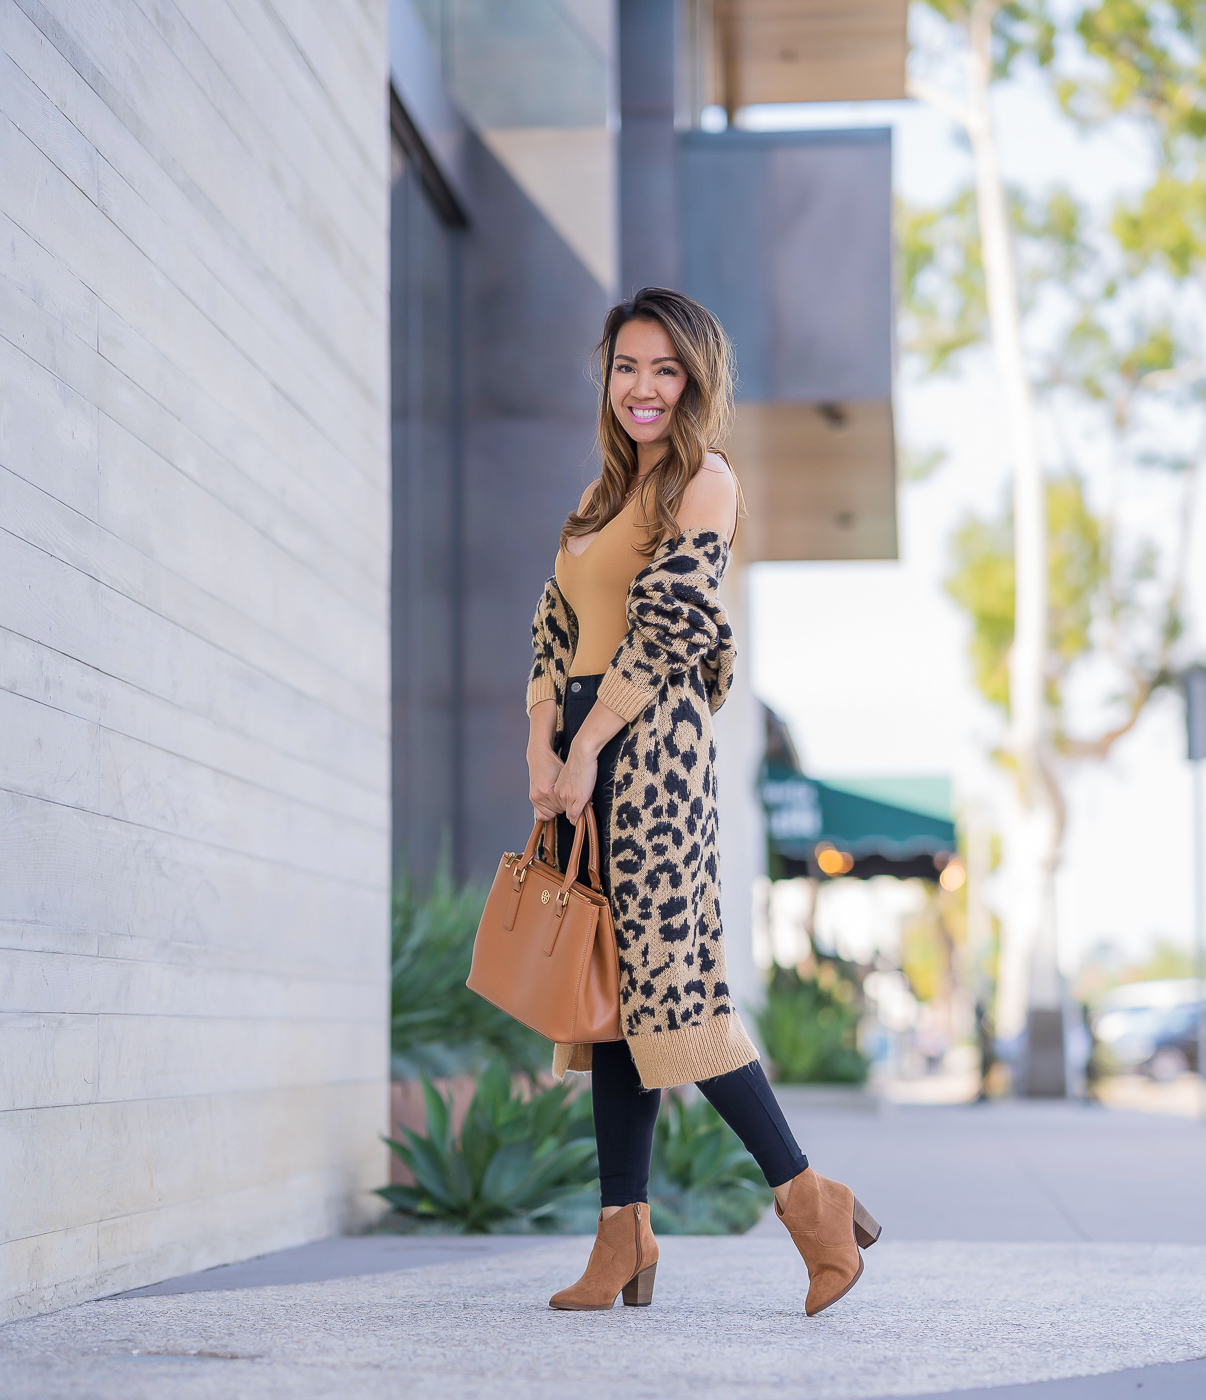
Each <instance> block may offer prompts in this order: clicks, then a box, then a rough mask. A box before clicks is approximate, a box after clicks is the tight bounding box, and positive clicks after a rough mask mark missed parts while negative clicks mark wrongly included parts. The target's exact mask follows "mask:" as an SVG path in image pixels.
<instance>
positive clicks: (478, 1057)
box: [390, 866, 549, 1079]
mask: <svg viewBox="0 0 1206 1400" xmlns="http://www.w3.org/2000/svg"><path fill="white" fill-rule="evenodd" d="M485 902H486V891H485V890H484V889H480V888H478V887H476V886H473V885H466V886H463V887H462V888H459V889H458V888H457V887H456V886H455V885H454V884H453V882H452V880H451V879H450V878H449V876H448V873H447V870H446V868H445V867H443V866H441V867H440V869H438V870H437V872H436V876H435V879H434V881H433V882H432V887H431V892H430V893H429V894H428V895H427V896H426V897H424V898H419V897H418V896H417V895H416V893H415V890H414V885H413V882H412V881H411V880H410V878H409V877H408V876H403V878H402V879H401V880H400V881H399V882H398V884H397V886H396V888H395V890H394V897H393V907H392V911H391V912H392V920H391V944H392V960H391V961H392V966H391V1014H390V1041H391V1050H392V1066H393V1077H394V1078H395V1079H417V1078H419V1077H420V1076H421V1075H425V1074H426V1075H431V1076H441V1075H454V1074H461V1073H465V1072H468V1071H472V1070H476V1069H479V1068H481V1067H482V1066H483V1065H485V1064H486V1062H487V1061H488V1060H489V1059H490V1058H491V1056H493V1055H501V1056H502V1057H503V1058H504V1059H506V1060H507V1061H508V1062H509V1063H510V1064H511V1065H512V1066H514V1067H515V1068H516V1069H518V1070H520V1071H522V1072H524V1073H526V1074H528V1075H530V1076H531V1075H535V1074H536V1073H538V1072H539V1071H540V1070H541V1069H543V1068H545V1067H546V1066H547V1065H548V1063H549V1044H548V1042H547V1041H546V1040H544V1039H543V1038H542V1037H541V1036H539V1035H537V1034H536V1033H535V1032H534V1031H530V1030H528V1028H527V1027H526V1026H521V1025H520V1024H519V1022H518V1021H515V1020H512V1018H511V1017H510V1016H508V1015H507V1014H506V1012H505V1011H500V1010H499V1009H498V1008H497V1007H495V1006H491V1005H490V1003H489V1002H487V1001H483V1000H482V998H481V997H479V996H478V995H477V994H476V993H475V992H471V991H470V990H469V988H468V987H466V986H465V978H466V977H468V976H469V964H470V962H471V961H472V958H473V938H474V935H475V934H476V932H477V925H478V920H479V919H480V918H481V914H482V909H483V907H484V906H485Z"/></svg>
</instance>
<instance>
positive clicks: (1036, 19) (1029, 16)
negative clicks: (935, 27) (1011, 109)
mask: <svg viewBox="0 0 1206 1400" xmlns="http://www.w3.org/2000/svg"><path fill="white" fill-rule="evenodd" d="M924 4H925V7H926V8H927V9H930V10H933V11H934V12H935V13H936V14H938V15H941V17H942V18H943V19H944V20H946V21H947V23H949V24H955V25H960V26H966V25H967V24H968V22H969V20H970V19H971V15H972V11H973V10H975V9H978V8H982V6H978V5H977V4H976V3H975V0H924ZM1055 37H1056V29H1055V25H1054V23H1053V22H1052V20H1051V16H1050V14H1049V12H1048V8H1047V4H1046V3H1045V0H1002V3H1000V4H999V5H997V7H996V11H995V13H994V14H993V16H992V50H993V69H994V72H995V74H996V76H997V77H998V78H1004V77H1007V76H1008V75H1009V73H1010V72H1011V71H1012V69H1013V66H1014V64H1015V63H1016V62H1017V60H1018V59H1019V58H1023V57H1025V58H1029V59H1031V60H1032V61H1033V62H1035V63H1038V64H1040V65H1045V64H1048V63H1050V62H1051V60H1052V59H1053V58H1054V56H1055Z"/></svg>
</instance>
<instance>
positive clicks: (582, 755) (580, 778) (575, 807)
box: [553, 739, 599, 824]
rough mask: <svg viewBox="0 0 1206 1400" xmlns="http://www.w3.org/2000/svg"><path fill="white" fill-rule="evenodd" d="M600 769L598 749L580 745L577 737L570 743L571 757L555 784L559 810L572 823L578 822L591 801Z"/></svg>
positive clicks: (564, 764) (565, 763) (566, 761)
mask: <svg viewBox="0 0 1206 1400" xmlns="http://www.w3.org/2000/svg"><path fill="white" fill-rule="evenodd" d="M598 771H599V761H598V757H597V751H592V750H591V749H590V748H589V747H587V746H586V745H579V743H578V740H577V739H575V740H574V742H573V743H572V744H571V745H570V751H569V757H568V758H567V759H566V760H565V762H564V763H563V764H562V766H561V773H560V775H559V776H558V778H557V782H556V784H555V786H554V789H553V791H554V793H555V794H556V800H557V802H558V803H559V804H560V806H559V807H558V809H557V810H558V811H560V812H564V813H565V815H566V816H567V817H568V818H569V820H570V823H571V824H576V823H577V821H578V818H579V817H580V816H581V815H582V809H583V808H584V807H585V806H586V804H587V803H588V802H589V801H590V798H591V794H592V793H593V792H594V790H595V775H596V774H597V772H598Z"/></svg>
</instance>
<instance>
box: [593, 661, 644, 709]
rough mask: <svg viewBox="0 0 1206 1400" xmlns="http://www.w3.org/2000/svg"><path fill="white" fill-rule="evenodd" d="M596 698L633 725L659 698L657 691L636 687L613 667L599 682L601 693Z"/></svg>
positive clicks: (610, 667) (608, 669) (609, 668)
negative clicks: (638, 716)
mask: <svg viewBox="0 0 1206 1400" xmlns="http://www.w3.org/2000/svg"><path fill="white" fill-rule="evenodd" d="M595 698H596V699H597V700H598V701H599V702H600V703H601V704H604V705H606V706H607V708H608V709H609V710H614V711H615V713H616V714H618V715H619V716H620V718H621V719H622V720H627V721H628V723H629V724H631V723H632V721H633V720H634V719H636V717H637V715H639V714H642V713H643V712H644V711H645V710H646V709H647V708H648V706H649V705H650V703H651V702H652V701H653V700H655V699H656V698H657V689H656V688H654V689H653V690H649V689H647V688H646V687H645V686H640V685H634V684H633V683H632V682H631V681H630V680H626V679H625V678H624V677H623V676H622V675H621V674H620V673H619V671H617V670H616V668H615V666H614V665H611V666H609V667H608V668H607V674H606V675H605V676H604V677H603V679H602V680H601V681H600V682H599V693H598V695H597V696H596V697H595Z"/></svg>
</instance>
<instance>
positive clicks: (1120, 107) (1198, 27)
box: [1059, 0, 1206, 154]
mask: <svg viewBox="0 0 1206 1400" xmlns="http://www.w3.org/2000/svg"><path fill="white" fill-rule="evenodd" d="M1076 32H1077V34H1078V36H1079V37H1080V40H1081V42H1082V43H1083V45H1084V48H1085V52H1086V53H1087V55H1088V56H1089V57H1090V58H1091V59H1092V60H1094V62H1095V71H1094V72H1093V73H1091V74H1086V73H1085V72H1083V71H1078V72H1076V73H1075V75H1067V76H1062V77H1061V79H1060V83H1059V95H1060V98H1061V100H1062V102H1063V104H1064V107H1065V109H1066V110H1067V111H1069V112H1071V113H1072V114H1073V115H1074V116H1076V117H1078V118H1079V119H1080V120H1082V121H1086V122H1087V121H1100V120H1103V119H1105V118H1106V117H1109V116H1112V115H1114V114H1116V113H1126V114H1129V115H1132V116H1138V117H1141V118H1143V119H1144V120H1146V121H1147V122H1148V124H1149V125H1150V126H1151V128H1153V130H1154V131H1155V133H1156V134H1157V137H1158V140H1159V142H1160V145H1161V146H1162V147H1163V148H1164V150H1165V152H1166V153H1169V154H1171V153H1172V151H1173V150H1174V149H1175V147H1176V145H1177V143H1178V142H1180V141H1187V142H1190V143H1197V142H1199V141H1201V139H1202V138H1203V137H1204V136H1206V6H1203V5H1202V3H1201V0H1164V3H1162V4H1158V5H1153V4H1150V3H1146V0H1094V3H1092V4H1086V5H1085V6H1084V7H1083V9H1082V10H1081V13H1080V15H1079V17H1078V19H1077V22H1076Z"/></svg>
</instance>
